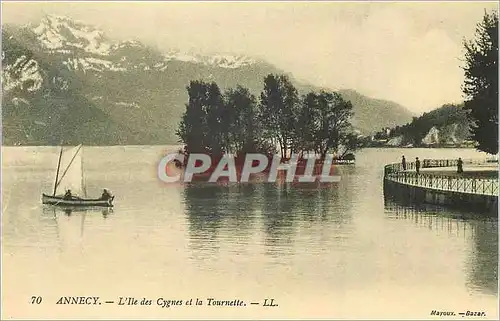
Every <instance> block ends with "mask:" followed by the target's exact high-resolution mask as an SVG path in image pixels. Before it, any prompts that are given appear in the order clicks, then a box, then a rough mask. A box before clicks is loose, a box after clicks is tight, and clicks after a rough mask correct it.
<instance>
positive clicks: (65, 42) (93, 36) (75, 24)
mask: <svg viewBox="0 0 500 321" xmlns="http://www.w3.org/2000/svg"><path fill="white" fill-rule="evenodd" d="M32 31H33V32H34V33H35V35H36V37H37V39H38V41H39V42H40V44H41V45H42V47H43V48H44V49H45V50H46V51H47V52H49V53H59V54H65V55H68V56H75V55H77V56H78V57H77V58H75V57H71V58H68V60H67V61H66V62H65V63H64V64H65V65H66V66H67V67H68V68H69V69H72V70H81V71H84V72H87V71H97V72H99V71H104V70H107V71H127V70H136V69H138V68H139V69H142V70H144V71H149V70H156V71H164V70H165V69H166V68H167V64H168V62H169V61H173V60H174V61H183V62H191V63H196V64H203V65H207V66H213V67H220V68H231V69H234V68H239V67H243V66H247V65H251V64H253V63H255V61H254V60H253V59H250V58H248V57H244V56H241V55H227V54H226V55H200V54H191V53H186V52H182V51H180V50H174V49H173V50H169V51H167V52H163V53H161V55H162V59H161V61H160V62H159V61H153V62H151V64H150V65H146V66H145V65H141V66H138V65H130V63H126V61H127V59H128V58H127V54H128V53H130V52H136V53H140V52H141V51H147V50H150V49H151V48H148V47H147V46H145V45H143V44H142V43H141V42H139V41H137V40H125V41H111V40H109V39H107V38H106V37H105V35H104V32H103V31H101V30H98V29H96V28H94V27H92V26H89V25H87V24H85V23H83V22H80V21H75V20H73V19H71V18H69V17H64V16H57V15H47V16H45V17H44V18H43V19H42V20H41V22H40V23H39V24H38V25H37V26H35V27H32ZM86 55H90V57H92V58H88V57H86ZM96 56H97V57H96ZM111 56H120V58H119V59H118V60H119V61H115V62H114V61H110V60H109V59H105V58H109V57H111ZM142 58H143V59H145V60H146V56H145V55H144V54H143V56H142Z"/></svg>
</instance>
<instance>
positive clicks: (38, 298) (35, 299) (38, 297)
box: [31, 296, 42, 304]
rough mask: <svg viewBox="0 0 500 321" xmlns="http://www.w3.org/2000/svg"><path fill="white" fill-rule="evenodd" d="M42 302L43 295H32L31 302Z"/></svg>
mask: <svg viewBox="0 0 500 321" xmlns="http://www.w3.org/2000/svg"><path fill="white" fill-rule="evenodd" d="M35 303H36V304H40V303H42V297H41V296H32V297H31V304H35Z"/></svg>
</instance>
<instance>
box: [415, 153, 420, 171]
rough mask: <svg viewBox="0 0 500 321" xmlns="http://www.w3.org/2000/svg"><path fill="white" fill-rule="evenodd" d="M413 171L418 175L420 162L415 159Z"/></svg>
mask: <svg viewBox="0 0 500 321" xmlns="http://www.w3.org/2000/svg"><path fill="white" fill-rule="evenodd" d="M415 171H416V172H417V174H418V173H420V160H419V159H418V157H417V158H415Z"/></svg>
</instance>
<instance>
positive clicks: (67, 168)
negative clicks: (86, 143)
mask: <svg viewBox="0 0 500 321" xmlns="http://www.w3.org/2000/svg"><path fill="white" fill-rule="evenodd" d="M81 148H82V145H80V146H79V147H78V149H77V150H76V153H75V155H73V158H71V161H70V162H69V164H68V166H67V167H66V170H65V171H64V172H63V174H62V175H61V179H60V180H59V182H57V183H56V188H57V186H58V185H59V183H61V181H62V179H63V178H64V175H66V173H67V172H68V170H69V168H70V166H71V164H73V161H74V160H75V157H76V155H78V152H80V149H81Z"/></svg>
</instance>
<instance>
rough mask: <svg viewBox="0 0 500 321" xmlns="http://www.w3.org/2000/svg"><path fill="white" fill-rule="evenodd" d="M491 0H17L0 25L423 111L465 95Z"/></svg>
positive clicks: (9, 5) (10, 4)
mask: <svg viewBox="0 0 500 321" xmlns="http://www.w3.org/2000/svg"><path fill="white" fill-rule="evenodd" d="M497 8H498V4H497V3H496V2H480V1H474V2H472V1H471V2H465V1H462V2H437V1H433V2H425V1H422V2H323V1H322V2H298V1H297V2H286V3H283V2H281V3H278V2H257V1H255V2H250V1H247V2H228V1H226V2H209V1H207V2H198V1H196V2H189V1H186V2H97V1H89V2H78V3H77V2H21V1H15V2H14V1H12V2H8V3H6V2H5V1H2V21H3V22H2V23H18V24H25V23H29V22H36V21H37V20H39V19H40V18H41V17H42V16H43V15H44V14H57V15H65V16H69V17H72V18H74V19H77V20H81V21H83V22H86V23H89V24H92V25H94V26H96V27H98V28H100V29H102V30H103V31H104V32H105V33H106V35H107V36H109V37H110V38H116V39H120V40H124V39H138V40H141V41H142V42H144V43H146V44H150V45H154V46H157V47H158V48H159V49H162V50H170V49H180V50H183V51H196V52H200V53H235V54H244V55H248V56H251V57H256V58H260V59H264V60H266V61H268V62H270V63H272V64H274V65H276V66H277V67H278V68H280V69H283V70H285V71H287V72H291V73H292V74H293V75H294V76H295V78H297V79H299V80H302V81H307V82H308V83H311V84H314V85H317V86H322V87H327V88H331V89H333V90H337V89H354V90H357V91H359V92H360V93H362V94H365V95H367V96H370V97H373V98H379V99H387V100H392V101H395V102H397V103H399V104H401V105H403V106H405V107H406V108H408V109H409V110H410V111H412V112H414V113H416V114H421V113H423V112H426V111H429V110H432V109H435V108H437V107H439V106H441V105H443V104H445V103H454V102H460V101H462V100H463V94H462V92H461V85H462V83H463V80H464V73H463V70H462V69H461V66H463V65H464V62H463V56H464V49H463V40H464V38H466V39H470V38H472V37H473V36H474V31H475V27H476V24H477V23H478V22H479V21H480V20H481V18H482V16H483V14H484V12H485V10H488V11H491V10H493V9H497Z"/></svg>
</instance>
